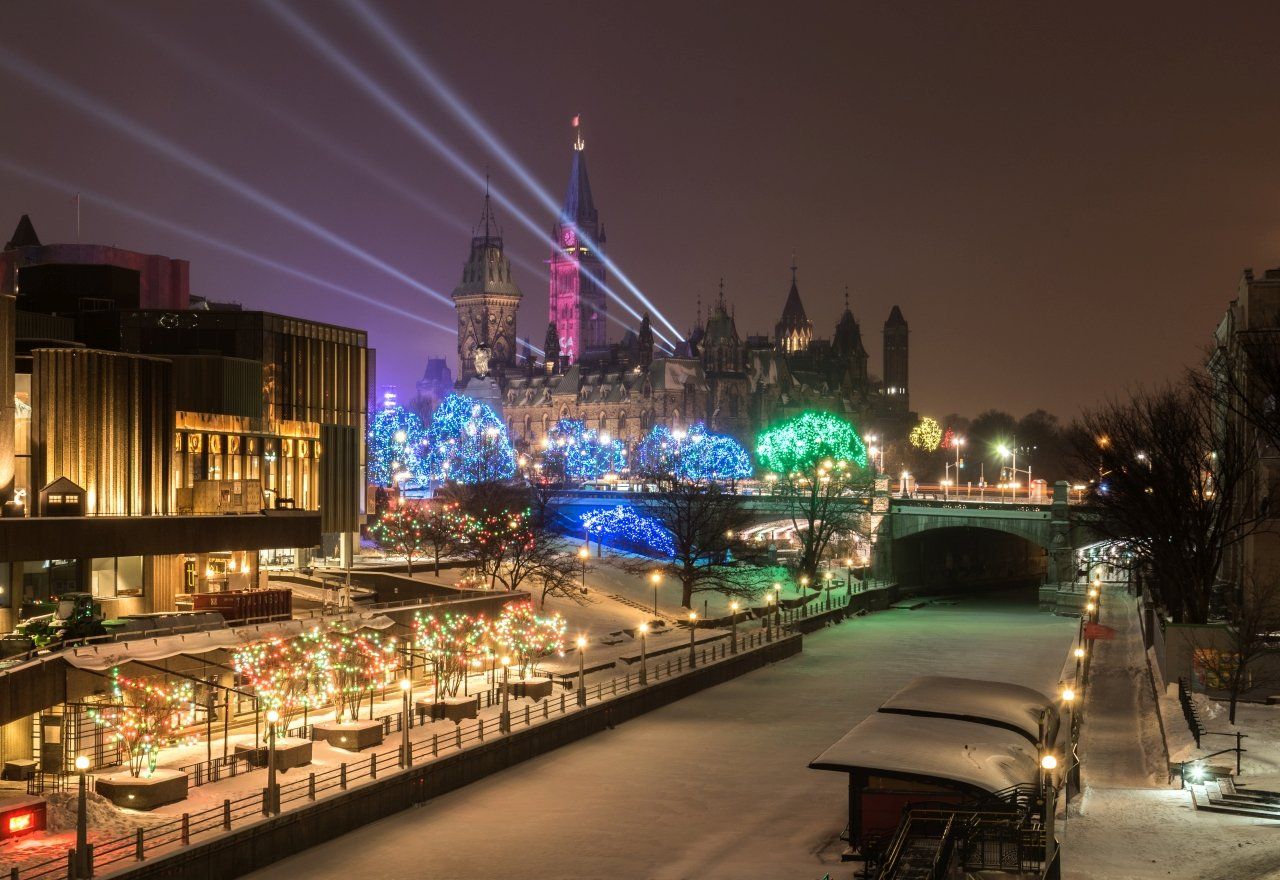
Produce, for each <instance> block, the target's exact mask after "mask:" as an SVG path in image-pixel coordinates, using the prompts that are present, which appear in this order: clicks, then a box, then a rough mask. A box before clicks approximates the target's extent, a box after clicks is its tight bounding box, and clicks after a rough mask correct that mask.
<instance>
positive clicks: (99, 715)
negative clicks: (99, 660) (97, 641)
mask: <svg viewBox="0 0 1280 880" xmlns="http://www.w3.org/2000/svg"><path fill="white" fill-rule="evenodd" d="M193 694H194V692H193V690H192V685H191V682H189V681H182V682H178V683H177V684H169V683H168V682H158V681H153V680H149V679H140V678H127V677H125V676H123V675H121V674H120V669H119V668H118V667H117V668H115V669H112V670H111V692H110V700H111V702H110V703H109V704H108V705H106V706H91V707H90V708H89V710H88V715H89V718H90V719H92V720H93V721H94V722H95V723H97V724H98V725H99V726H101V727H102V728H103V729H105V730H107V731H109V732H110V733H111V734H112V735H113V736H114V738H115V741H116V742H117V743H118V744H119V745H120V746H121V747H122V748H123V749H124V750H125V753H126V754H127V755H128V756H129V772H130V773H131V774H132V775H133V776H135V777H141V776H142V771H143V769H144V767H145V769H146V772H147V776H151V775H152V774H153V773H155V770H156V761H157V759H158V758H159V756H160V750H161V749H163V748H166V747H168V746H172V745H177V744H179V743H181V742H183V741H184V738H183V737H182V736H181V734H180V731H181V728H182V727H183V726H184V723H183V718H182V713H183V711H184V710H185V711H186V712H188V714H189V716H194V711H195V706H194V702H193V700H194V695H193ZM188 720H194V719H193V718H189V719H188Z"/></svg>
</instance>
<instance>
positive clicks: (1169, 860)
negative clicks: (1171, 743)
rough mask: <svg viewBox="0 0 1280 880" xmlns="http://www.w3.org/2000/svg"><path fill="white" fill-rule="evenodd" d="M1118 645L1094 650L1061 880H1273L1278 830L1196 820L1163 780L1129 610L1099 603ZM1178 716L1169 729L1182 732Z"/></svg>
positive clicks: (1064, 831) (1117, 602) (1114, 602)
mask: <svg viewBox="0 0 1280 880" xmlns="http://www.w3.org/2000/svg"><path fill="white" fill-rule="evenodd" d="M1101 622H1102V623H1103V624H1104V625H1106V626H1109V627H1111V628H1113V629H1115V631H1116V637H1115V639H1112V640H1108V641H1097V642H1095V643H1094V647H1093V657H1092V663H1091V666H1090V672H1089V674H1090V680H1089V684H1088V689H1087V691H1086V695H1085V715H1084V727H1083V729H1082V731H1081V738H1080V748H1081V762H1082V768H1081V769H1082V775H1083V784H1084V794H1083V795H1082V796H1081V798H1080V799H1079V801H1077V802H1075V803H1073V804H1071V805H1070V806H1069V807H1068V809H1067V814H1066V818H1065V819H1063V820H1061V822H1060V824H1059V826H1058V838H1059V841H1060V843H1061V845H1062V876H1063V877H1064V878H1066V880H1098V878H1105V880H1157V878H1161V880H1167V878H1169V877H1170V876H1176V877H1179V878H1184V880H1221V878H1226V877H1231V878H1235V880H1247V878H1263V877H1274V876H1277V873H1276V872H1277V871H1278V870H1280V828H1276V827H1275V826H1274V823H1269V822H1259V821H1257V820H1253V819H1247V818H1244V817H1239V816H1227V815H1221V814H1211V813H1197V812H1196V811H1195V808H1194V807H1193V806H1192V804H1191V798H1190V795H1189V793H1188V792H1186V791H1180V790H1177V789H1176V788H1171V787H1170V786H1169V785H1168V784H1167V779H1168V772H1167V767H1166V763H1165V761H1166V759H1165V755H1164V748H1163V744H1162V741H1161V735H1160V727H1159V721H1158V718H1157V715H1156V705H1155V699H1154V697H1153V695H1152V692H1151V683H1150V679H1149V677H1148V675H1149V673H1148V670H1147V661H1146V656H1145V653H1144V651H1143V647H1142V633H1141V630H1140V628H1139V626H1138V618H1137V611H1136V608H1135V606H1134V602H1133V600H1132V599H1131V598H1130V597H1128V596H1126V595H1124V593H1123V592H1122V591H1116V592H1112V593H1108V594H1106V595H1104V596H1103V601H1102V621H1101ZM1181 721H1182V718H1181V716H1180V715H1179V716H1177V717H1176V718H1173V719H1171V720H1170V723H1181Z"/></svg>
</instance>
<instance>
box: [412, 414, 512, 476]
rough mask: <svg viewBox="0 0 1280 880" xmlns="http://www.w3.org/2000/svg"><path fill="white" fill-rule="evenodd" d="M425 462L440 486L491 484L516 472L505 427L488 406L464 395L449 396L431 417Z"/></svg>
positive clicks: (509, 439)
mask: <svg viewBox="0 0 1280 880" xmlns="http://www.w3.org/2000/svg"><path fill="white" fill-rule="evenodd" d="M423 458H424V462H425V468H426V473H427V474H428V476H429V477H430V478H431V479H433V480H438V481H440V482H452V483H463V484H475V483H492V482H498V481H500V480H508V479H510V478H511V477H513V476H514V475H515V472H516V453H515V449H514V448H512V446H511V438H510V437H508V436H507V428H506V425H504V424H503V423H502V420H501V419H500V418H498V414H497V413H495V412H494V411H493V408H492V407H490V406H489V405H488V404H487V403H484V402H483V401H480V400H476V399H475V398H472V397H467V396H465V395H462V394H450V395H449V396H448V397H446V398H445V399H444V401H443V402H441V404H440V406H439V407H437V408H436V411H435V413H434V414H433V415H432V416H431V425H430V426H429V427H428V428H427V431H426V437H425V442H424V452H423Z"/></svg>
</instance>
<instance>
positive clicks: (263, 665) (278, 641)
mask: <svg viewBox="0 0 1280 880" xmlns="http://www.w3.org/2000/svg"><path fill="white" fill-rule="evenodd" d="M325 647H326V646H325V643H324V640H323V639H322V638H321V637H320V636H319V635H318V633H317V632H315V631H309V632H304V633H303V634H302V635H299V636H295V637H293V638H289V639H282V638H274V639H268V640H267V641H265V642H255V643H253V644H251V645H246V646H245V647H243V648H241V649H239V650H238V651H236V652H235V653H234V654H233V655H232V664H233V666H234V668H235V671H236V674H237V675H238V676H240V680H241V681H243V682H244V683H245V684H246V685H247V686H248V687H249V688H250V689H251V690H252V691H253V693H254V694H256V695H257V697H258V700H259V708H261V709H262V710H263V711H267V710H270V709H275V710H276V711H277V712H278V713H280V721H279V728H278V729H279V730H281V731H284V730H288V729H289V726H290V723H291V722H292V720H293V718H294V717H295V716H296V715H297V714H298V712H300V711H303V710H305V709H311V708H314V707H316V706H323V705H325V704H327V703H328V702H329V700H330V694H329V690H328V688H329V684H330V682H329V679H328V676H326V675H325V674H324V669H325V663H324V661H323V659H322V656H321V655H322V653H323V651H324V650H325Z"/></svg>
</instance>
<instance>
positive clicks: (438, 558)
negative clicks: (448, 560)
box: [436, 547, 440, 577]
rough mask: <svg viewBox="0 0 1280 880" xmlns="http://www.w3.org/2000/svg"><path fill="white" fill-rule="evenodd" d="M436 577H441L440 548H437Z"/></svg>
mask: <svg viewBox="0 0 1280 880" xmlns="http://www.w3.org/2000/svg"><path fill="white" fill-rule="evenodd" d="M436 577H440V548H439V547H437V548H436Z"/></svg>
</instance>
